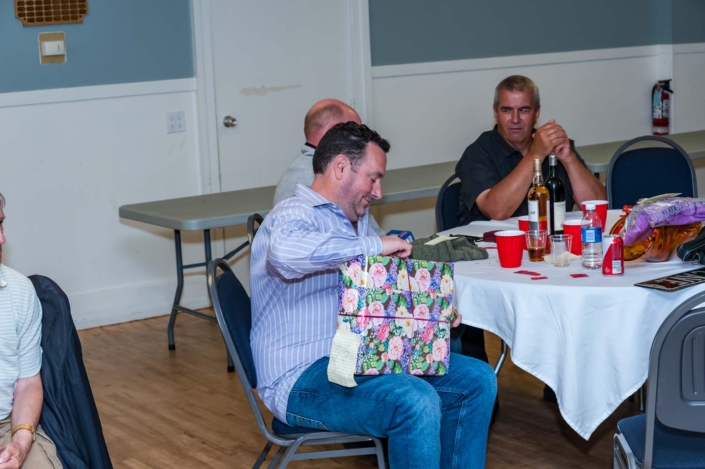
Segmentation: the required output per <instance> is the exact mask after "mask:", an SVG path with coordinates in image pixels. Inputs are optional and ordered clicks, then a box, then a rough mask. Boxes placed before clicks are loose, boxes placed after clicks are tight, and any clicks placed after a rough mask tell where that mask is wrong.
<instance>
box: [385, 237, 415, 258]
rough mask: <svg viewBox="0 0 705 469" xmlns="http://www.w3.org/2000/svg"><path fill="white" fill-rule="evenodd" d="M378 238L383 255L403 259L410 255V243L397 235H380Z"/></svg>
mask: <svg viewBox="0 0 705 469" xmlns="http://www.w3.org/2000/svg"><path fill="white" fill-rule="evenodd" d="M379 239H380V240H382V255H383V256H394V257H401V258H402V259H404V258H405V257H409V255H411V243H409V242H408V241H406V240H403V239H401V238H399V237H398V236H382V237H381V238H379Z"/></svg>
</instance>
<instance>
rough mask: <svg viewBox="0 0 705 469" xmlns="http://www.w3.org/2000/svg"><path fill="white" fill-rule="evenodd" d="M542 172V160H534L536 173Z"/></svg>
mask: <svg viewBox="0 0 705 469" xmlns="http://www.w3.org/2000/svg"><path fill="white" fill-rule="evenodd" d="M538 171H541V160H540V159H538V158H536V159H535V160H534V172H538Z"/></svg>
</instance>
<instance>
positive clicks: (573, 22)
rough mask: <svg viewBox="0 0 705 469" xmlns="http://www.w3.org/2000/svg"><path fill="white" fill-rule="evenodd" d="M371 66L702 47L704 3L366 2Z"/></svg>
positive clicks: (618, 0)
mask: <svg viewBox="0 0 705 469" xmlns="http://www.w3.org/2000/svg"><path fill="white" fill-rule="evenodd" d="M369 4H370V43H371V49H372V65H395V64H407V63H420V62H437V61H443V60H459V59H477V58H484V57H502V56H509V55H524V54H542V53H549V52H568V51H575V50H589V49H608V48H616V47H633V46H644V45H652V44H669V43H672V42H675V43H688V42H705V0H570V1H566V0H532V1H526V0H472V1H470V0H442V1H431V0H369Z"/></svg>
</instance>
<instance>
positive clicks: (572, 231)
mask: <svg viewBox="0 0 705 469" xmlns="http://www.w3.org/2000/svg"><path fill="white" fill-rule="evenodd" d="M582 222H583V221H582V220H580V219H575V218H574V219H571V220H566V221H564V222H563V233H564V234H566V235H571V236H572V237H573V242H572V243H571V245H570V252H572V253H573V254H575V255H576V256H579V255H581V254H582V252H583V243H582V242H581V241H580V240H581V239H582V238H581V236H582V235H581V232H580V229H581V228H580V225H581V224H582Z"/></svg>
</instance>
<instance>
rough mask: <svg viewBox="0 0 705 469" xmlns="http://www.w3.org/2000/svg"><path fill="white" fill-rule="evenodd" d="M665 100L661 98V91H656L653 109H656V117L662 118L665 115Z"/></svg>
mask: <svg viewBox="0 0 705 469" xmlns="http://www.w3.org/2000/svg"><path fill="white" fill-rule="evenodd" d="M662 103H663V100H662V99H661V92H660V91H657V92H656V93H654V102H653V106H652V108H653V110H654V119H662V118H663V117H662V115H663V107H662Z"/></svg>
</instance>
